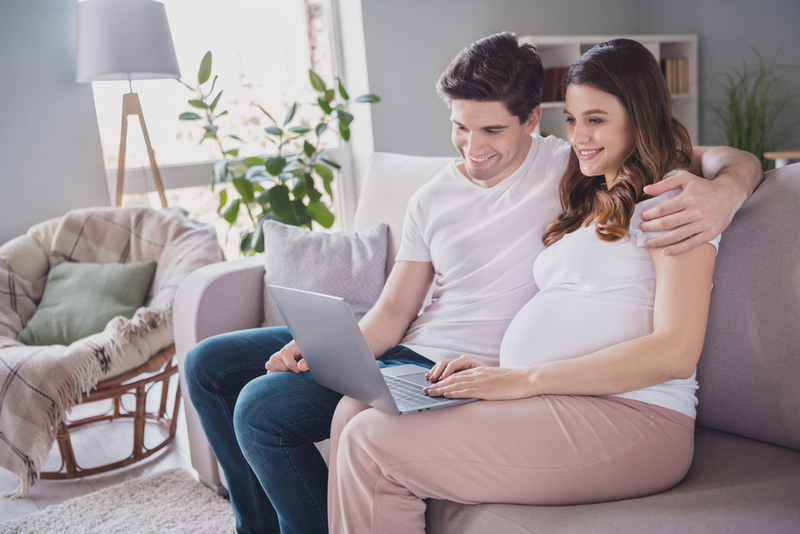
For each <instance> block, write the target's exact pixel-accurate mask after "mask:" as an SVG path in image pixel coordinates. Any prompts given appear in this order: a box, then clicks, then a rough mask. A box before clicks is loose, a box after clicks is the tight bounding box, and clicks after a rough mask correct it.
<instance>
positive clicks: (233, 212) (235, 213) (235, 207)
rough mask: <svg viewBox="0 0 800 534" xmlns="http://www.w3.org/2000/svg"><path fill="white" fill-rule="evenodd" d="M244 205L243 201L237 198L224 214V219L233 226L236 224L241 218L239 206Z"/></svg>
mask: <svg viewBox="0 0 800 534" xmlns="http://www.w3.org/2000/svg"><path fill="white" fill-rule="evenodd" d="M241 203H242V199H240V198H237V199H234V201H233V202H231V205H230V206H228V208H227V209H226V210H225V211H223V212H222V218H223V219H225V220H226V221H228V224H233V223H235V222H236V219H237V218H238V217H239V206H240V205H241Z"/></svg>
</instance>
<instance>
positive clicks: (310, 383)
mask: <svg viewBox="0 0 800 534" xmlns="http://www.w3.org/2000/svg"><path fill="white" fill-rule="evenodd" d="M291 339H292V336H291V334H289V331H288V329H286V328H284V327H277V328H258V329H253V330H243V331H240V332H233V333H230V334H222V335H219V336H214V337H212V338H209V339H206V340H204V341H202V342H201V343H199V344H198V345H197V346H195V347H194V348H193V349H192V350H190V351H189V353H188V354H187V355H186V360H185V363H184V378H185V380H186V386H187V389H188V392H187V393H188V395H189V398H190V399H191V401H192V404H193V405H194V407H195V408H196V410H197V413H198V415H199V417H200V423H201V424H202V425H203V431H204V432H205V434H206V437H207V438H208V441H209V443H210V444H211V449H212V450H213V451H214V454H215V455H216V457H217V460H219V463H220V465H221V466H222V469H223V471H224V472H225V478H226V480H227V482H228V491H229V492H230V499H231V504H233V510H234V512H235V513H236V529H237V531H238V532H240V533H248V534H250V533H260V532H278V531H280V532H281V533H283V534H290V533H303V534H309V533H315V532H320V533H327V532H328V512H327V485H328V468H327V466H326V465H325V462H324V460H323V459H322V456H321V455H320V454H319V451H318V450H317V448H316V447H315V446H314V443H315V442H317V441H322V440H324V439H327V438H329V437H330V429H331V419H332V418H333V412H334V410H335V409H336V405H337V404H338V403H339V400H340V399H341V398H342V395H340V394H339V393H336V392H335V391H332V390H330V389H328V388H326V387H323V386H320V385H319V384H317V383H316V382H314V379H313V378H312V377H311V374H310V373H308V372H306V373H299V374H297V373H292V372H286V373H273V374H269V375H267V374H266V371H265V369H264V365H265V363H266V362H267V360H268V359H269V358H270V356H272V354H274V353H275V352H277V351H278V350H280V349H281V348H282V347H283V346H284V345H286V343H288V342H289V341H291ZM404 363H416V364H418V365H422V366H424V367H432V366H433V362H431V361H430V360H428V359H426V358H424V357H422V356H420V355H419V354H417V353H415V352H414V351H412V350H410V349H407V348H405V347H403V346H398V347H395V348H393V349H391V350H389V351H388V352H387V353H386V354H385V355H384V356H382V357H381V359H380V360H378V365H380V366H381V367H386V366H391V365H401V364H404Z"/></svg>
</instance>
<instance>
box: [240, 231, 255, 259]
mask: <svg viewBox="0 0 800 534" xmlns="http://www.w3.org/2000/svg"><path fill="white" fill-rule="evenodd" d="M252 241H253V230H245V231H244V232H242V233H241V235H240V236H239V250H240V251H242V254H245V255H247V252H248V251H249V250H250V246H251V243H252Z"/></svg>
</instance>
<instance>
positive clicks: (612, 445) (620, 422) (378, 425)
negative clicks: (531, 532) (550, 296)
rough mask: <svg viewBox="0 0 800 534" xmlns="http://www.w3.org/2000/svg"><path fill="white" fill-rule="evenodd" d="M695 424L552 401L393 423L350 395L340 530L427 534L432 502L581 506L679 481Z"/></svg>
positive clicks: (336, 478)
mask: <svg viewBox="0 0 800 534" xmlns="http://www.w3.org/2000/svg"><path fill="white" fill-rule="evenodd" d="M693 452H694V421H693V420H692V418H690V417H688V416H686V415H683V414H680V413H678V412H675V411H673V410H669V409H667V408H661V407H659V406H654V405H651V404H646V403H642V402H638V401H632V400H628V399H621V398H617V397H588V396H566V395H545V396H541V397H532V398H528V399H520V400H514V401H482V402H474V403H470V404H465V405H461V406H455V407H452V408H444V409H439V410H432V411H428V412H420V413H416V414H410V415H401V416H395V415H389V414H387V413H384V412H381V411H379V410H377V409H374V408H370V407H369V406H367V405H365V404H363V403H361V402H358V401H355V400H353V399H350V398H348V397H345V398H344V399H342V401H341V402H340V403H339V406H338V407H337V409H336V414H335V415H334V418H333V426H332V429H331V456H330V477H329V482H328V489H329V491H328V518H329V522H330V531H331V533H332V534H340V533H352V534H367V533H382V534H401V533H403V534H405V533H412V532H418V533H424V531H425V502H424V501H423V499H428V498H433V499H446V500H451V501H456V502H459V503H465V504H475V503H483V502H490V503H517V504H540V505H558V504H578V503H591V502H601V501H612V500H618V499H627V498H633V497H639V496H643V495H649V494H652V493H657V492H659V491H663V490H666V489H668V488H671V487H672V486H674V485H676V484H677V483H678V482H680V481H681V479H682V478H683V477H684V476H685V474H686V472H687V471H688V470H689V466H690V464H691V461H692V454H693Z"/></svg>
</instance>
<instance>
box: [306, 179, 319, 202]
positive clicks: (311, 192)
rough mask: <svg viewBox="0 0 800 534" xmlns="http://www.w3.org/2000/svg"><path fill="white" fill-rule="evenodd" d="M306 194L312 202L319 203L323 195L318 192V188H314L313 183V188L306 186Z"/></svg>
mask: <svg viewBox="0 0 800 534" xmlns="http://www.w3.org/2000/svg"><path fill="white" fill-rule="evenodd" d="M306 194H307V195H308V198H309V200H311V202H319V199H321V198H322V193H320V192H319V191H317V188H316V187H313V182H312V185H311V186H308V185H306Z"/></svg>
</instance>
